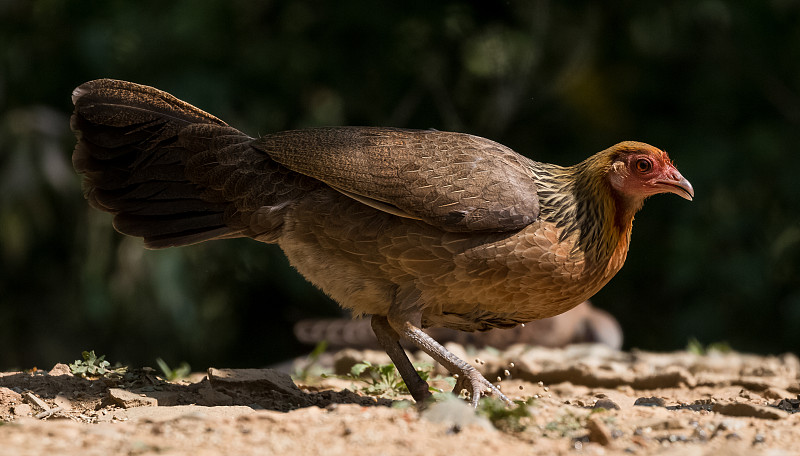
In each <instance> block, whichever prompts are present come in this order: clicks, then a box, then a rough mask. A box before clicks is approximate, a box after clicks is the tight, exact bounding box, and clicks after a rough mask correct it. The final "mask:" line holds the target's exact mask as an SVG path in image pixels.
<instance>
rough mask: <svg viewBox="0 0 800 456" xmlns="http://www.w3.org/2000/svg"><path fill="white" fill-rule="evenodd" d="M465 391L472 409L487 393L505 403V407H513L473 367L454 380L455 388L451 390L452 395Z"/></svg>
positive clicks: (509, 400) (510, 402)
mask: <svg viewBox="0 0 800 456" xmlns="http://www.w3.org/2000/svg"><path fill="white" fill-rule="evenodd" d="M464 390H466V391H467V392H468V394H469V396H468V397H469V398H470V402H471V403H472V406H473V407H478V401H480V399H481V397H482V396H486V395H487V392H488V393H490V394H491V395H492V396H494V397H496V398H498V399H500V400H501V401H503V402H505V404H506V405H507V406H513V405H514V402H513V401H512V400H511V399H509V398H508V396H506V395H505V394H503V393H502V392H501V391H500V389H499V388H498V387H496V386H495V385H493V384H492V383H491V382H490V381H489V380H486V377H484V376H483V375H481V373H480V372H478V371H477V370H476V369H475V368H474V367H472V366H469V369H465V370H464V371H463V372H461V373H460V374H459V376H458V379H457V380H456V386H455V387H454V388H453V393H455V394H458V393H460V392H461V391H464Z"/></svg>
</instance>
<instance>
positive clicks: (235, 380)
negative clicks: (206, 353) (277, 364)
mask: <svg viewBox="0 0 800 456" xmlns="http://www.w3.org/2000/svg"><path fill="white" fill-rule="evenodd" d="M208 381H209V382H210V383H211V386H212V387H216V386H222V387H225V388H246V389H257V390H265V389H267V390H273V391H278V392H281V393H284V394H293V395H294V394H297V395H302V394H303V392H302V391H300V388H298V387H297V385H295V384H294V382H293V381H292V377H290V376H289V374H286V373H284V372H280V371H277V370H274V369H216V368H213V367H212V368H209V369H208Z"/></svg>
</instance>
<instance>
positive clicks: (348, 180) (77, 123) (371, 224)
mask: <svg viewBox="0 0 800 456" xmlns="http://www.w3.org/2000/svg"><path fill="white" fill-rule="evenodd" d="M72 101H73V103H74V104H75V112H74V114H73V116H72V119H71V126H72V129H73V130H74V131H75V133H76V136H77V138H78V144H77V146H76V148H75V151H74V154H73V157H72V160H73V165H74V167H75V169H76V170H77V172H78V173H80V174H82V175H83V181H84V182H83V184H84V191H85V195H86V198H87V199H88V200H89V203H90V204H91V205H92V206H94V207H96V208H98V209H100V210H103V211H106V212H110V213H112V214H114V227H115V228H116V229H117V230H118V231H120V232H121V233H124V234H127V235H131V236H138V237H142V238H144V243H145V246H146V247H149V248H163V247H172V246H181V245H188V244H194V243H198V242H202V241H208V240H212V239H227V238H236V237H249V238H253V239H255V240H257V241H262V242H267V243H277V244H278V245H279V246H280V247H281V249H283V251H284V253H285V254H286V256H287V257H288V258H289V260H290V262H291V264H292V265H293V266H294V267H295V268H296V269H297V270H298V271H299V272H300V273H301V274H302V275H304V276H305V277H306V278H307V279H308V280H309V281H311V282H312V283H314V284H315V285H316V286H318V287H319V288H321V289H322V290H324V291H325V292H326V293H327V294H328V295H330V296H331V297H332V298H333V299H334V300H336V301H337V302H338V303H339V304H340V305H342V306H343V307H346V308H348V309H350V310H351V311H352V312H353V313H354V314H356V315H371V324H372V328H373V331H374V332H375V334H376V336H377V338H378V341H379V343H380V344H381V346H382V347H383V348H384V349H385V350H386V352H387V353H388V355H389V357H390V358H391V359H392V361H393V362H394V364H395V366H396V367H397V369H398V371H399V372H400V374H401V375H402V377H403V379H404V380H405V382H406V385H407V386H408V388H409V391H410V392H411V394H412V396H413V398H414V399H415V400H416V401H417V402H420V401H423V400H424V399H426V398H427V397H428V396H429V395H430V393H429V390H428V385H427V383H426V382H425V381H424V380H422V379H421V378H420V377H419V375H418V374H417V373H416V371H415V370H414V368H413V366H412V365H411V363H410V361H409V360H408V357H407V356H406V353H405V352H404V351H403V349H402V347H401V346H400V344H399V342H398V341H399V340H401V339H402V340H405V341H408V342H410V343H411V344H413V345H415V346H416V347H418V348H419V349H421V350H423V351H424V352H426V353H428V354H429V355H430V356H431V357H433V358H434V359H435V360H436V361H437V362H439V363H441V364H442V365H443V366H444V367H445V368H447V369H448V370H449V371H450V372H452V373H454V374H458V375H459V381H458V384H457V385H456V390H455V391H461V390H462V388H466V389H467V391H468V393H469V394H470V395H471V400H472V404H473V405H477V402H478V399H479V398H480V396H481V395H484V394H486V393H487V392H490V393H492V394H494V395H496V396H498V397H499V398H501V399H502V400H504V401H505V402H507V403H510V401H509V400H508V398H507V397H506V396H505V395H503V394H502V393H501V392H500V390H499V389H498V388H497V387H496V386H494V385H493V384H492V383H491V382H489V381H488V380H486V379H485V378H484V377H483V376H482V375H481V374H480V373H479V372H478V371H477V370H475V368H473V367H472V366H471V365H469V364H468V363H466V362H464V361H463V360H461V359H459V358H457V357H455V356H454V355H452V354H451V353H450V352H448V351H447V350H446V349H445V348H444V347H442V346H441V345H440V344H439V343H437V342H436V341H435V340H434V339H433V338H431V337H430V336H428V335H427V334H425V333H424V332H423V331H422V330H421V329H420V328H424V327H445V328H451V329H458V330H463V331H476V330H479V331H483V330H488V329H491V328H506V327H513V326H516V325H518V324H520V323H525V322H529V321H532V320H537V319H541V318H546V317H550V316H553V315H557V314H560V313H562V312H565V311H567V310H569V309H571V308H572V307H574V306H576V305H578V304H579V303H581V302H583V301H585V300H586V299H588V298H589V297H590V296H592V295H593V294H595V293H596V292H597V291H598V290H600V289H601V288H602V287H603V286H604V285H605V284H606V283H607V282H608V281H609V280H610V279H611V278H612V277H613V276H614V274H616V273H617V271H619V269H620V268H621V267H622V264H623V262H624V261H625V257H626V254H627V252H628V244H629V241H630V235H631V223H632V221H633V216H634V214H635V213H636V211H638V210H639V209H640V208H641V206H642V203H643V202H644V200H645V198H647V197H648V196H650V195H654V194H657V193H675V194H677V195H679V196H681V197H683V198H686V199H688V200H691V199H692V197H693V196H694V190H693V189H692V186H691V184H689V182H688V181H687V180H686V179H685V178H683V176H681V174H680V173H679V172H678V170H677V169H676V168H675V166H673V164H672V162H671V161H670V159H669V157H668V156H667V154H666V153H665V152H663V151H661V150H659V149H657V148H655V147H653V146H650V145H647V144H644V143H640V142H631V141H628V142H622V143H619V144H617V145H615V146H613V147H611V148H609V149H606V150H604V151H602V152H599V153H597V154H595V155H593V156H591V157H589V158H588V159H586V160H585V161H583V162H581V163H578V164H577V165H574V166H567V167H564V166H558V165H552V164H547V163H540V162H535V161H532V160H530V159H528V158H525V157H523V156H521V155H519V154H517V153H515V152H514V151H512V150H511V149H509V148H507V147H505V146H503V145H501V144H498V143H496V142H493V141H490V140H488V139H484V138H480V137H476V136H472V135H468V134H461V133H449V132H441V131H433V130H430V131H428V130H404V129H396V128H371V127H333V128H312V129H307V130H297V131H285V132H280V133H274V134H268V135H265V136H262V137H259V138H252V137H250V136H247V135H245V134H244V133H242V132H240V131H238V130H236V129H234V128H232V127H229V126H228V125H227V124H226V123H225V122H223V121H221V120H219V119H217V118H216V117H214V116H212V115H210V114H208V113H206V112H204V111H202V110H200V109H198V108H195V107H194V106H192V105H190V104H188V103H185V102H183V101H181V100H179V99H177V98H175V97H173V96H172V95H170V94H167V93H165V92H162V91H160V90H157V89H154V88H152V87H147V86H142V85H138V84H134V83H130V82H125V81H116V80H109V79H101V80H96V81H91V82H87V83H85V84H83V85H81V86H80V87H78V88H76V89H75V90H74V91H73V94H72Z"/></svg>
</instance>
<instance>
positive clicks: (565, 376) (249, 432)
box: [0, 345, 800, 456]
mask: <svg viewBox="0 0 800 456" xmlns="http://www.w3.org/2000/svg"><path fill="white" fill-rule="evenodd" d="M448 348H449V349H450V350H451V351H453V352H455V353H457V354H460V355H461V356H464V357H466V359H469V360H470V361H472V362H473V363H474V364H476V366H477V367H479V369H480V370H481V371H482V372H483V373H484V374H485V375H486V376H487V378H490V379H496V378H498V377H499V378H502V379H503V380H502V382H500V384H501V385H502V388H503V390H504V391H506V392H507V394H508V395H509V396H511V397H512V398H513V399H521V400H528V399H532V400H530V401H529V403H530V404H529V405H521V406H520V407H523V408H521V409H519V410H516V411H515V412H513V413H503V409H502V408H501V409H495V411H494V412H492V413H489V412H486V409H487V408H483V410H484V412H483V413H478V414H476V413H475V412H473V411H472V410H471V409H470V408H469V407H468V406H467V405H466V404H465V403H464V402H463V401H459V400H456V399H450V400H447V399H440V400H439V401H438V402H436V403H434V404H432V405H430V406H428V407H427V408H426V409H425V410H422V411H420V410H418V409H417V408H416V407H414V406H410V405H409V403H408V397H404V396H395V397H381V398H375V397H372V396H367V395H365V394H363V393H362V392H361V391H362V389H363V388H364V386H365V383H363V382H360V381H356V380H354V379H345V378H341V377H336V376H325V377H319V376H313V375H311V376H307V377H306V379H305V380H304V381H297V382H296V383H294V382H292V380H291V379H290V378H289V376H288V375H287V374H285V373H282V372H280V371H278V370H270V369H252V370H230V369H214V368H212V369H209V371H208V373H207V374H196V375H193V376H192V377H190V378H189V379H187V380H183V381H180V382H174V383H169V382H165V381H163V380H162V379H160V378H159V377H157V376H156V374H155V371H153V370H151V369H144V370H140V371H136V372H131V373H130V374H129V375H128V376H127V377H126V378H125V379H124V380H121V381H117V382H110V381H108V380H101V379H97V380H87V379H83V378H79V377H75V376H73V375H71V374H70V373H69V369H68V367H67V366H66V365H63V364H58V365H56V366H55V367H54V368H53V369H52V370H51V371H50V372H42V371H38V372H34V373H21V372H8V373H3V374H0V420H2V421H0V455H34V454H35V455H40V454H82V455H95V454H96V455H113V454H141V455H149V454H160V455H163V454H166V455H183V454H186V455H188V454H191V455H206V454H208V455H216V454H267V455H270V454H276V455H278V454H281V455H282V454H325V455H348V456H357V455H375V454H382V455H402V456H409V455H415V454H426V455H440V454H456V453H458V454H459V455H472V454H482V455H483V454H548V455H549V454H556V455H562V454H563V455H567V454H570V455H571V454H575V455H578V454H590V455H591V454H597V455H614V454H641V455H645V454H667V455H670V454H674V455H694V454H698V455H700V454H703V455H704V454H709V455H712V454H713V455H717V454H720V455H759V454H769V455H783V454H786V455H789V454H800V413H797V412H798V410H799V409H800V396H798V394H799V393H800V384H798V375H800V362H798V358H797V357H796V356H794V355H792V354H785V355H780V356H754V355H746V354H740V353H718V352H711V353H709V354H707V355H696V354H691V353H687V352H675V353H647V352H637V351H634V352H618V351H613V350H610V349H607V348H604V347H603V346H599V345H576V346H569V347H567V348H564V349H545V348H535V347H533V348H532V347H524V346H517V347H512V348H511V349H509V350H507V351H505V352H497V351H496V350H481V351H469V352H466V351H465V349H464V348H463V347H461V346H458V345H449V346H448ZM362 360H368V361H370V362H372V363H386V362H388V359H387V358H386V357H385V355H383V354H381V353H377V352H372V351H354V350H344V351H341V352H337V353H332V354H325V355H323V357H322V358H320V359H319V360H317V361H316V364H315V365H314V366H311V367H307V368H305V370H304V371H305V372H306V373H309V372H316V371H317V370H318V369H319V368H321V367H322V368H329V369H330V370H331V371H333V372H337V373H345V372H349V368H350V367H351V366H352V365H353V364H354V363H356V362H360V361H362ZM476 360H477V361H476ZM512 363H513V367H512ZM300 364H302V360H299V361H297V362H296V365H295V366H294V368H295V369H297V368H298V367H299V368H304V366H301V365H300ZM290 369H292V368H288V370H290ZM506 371H508V372H507V373H506ZM440 374H444V372H440ZM506 374H508V375H506ZM434 383H436V384H437V385H438V386H444V387H445V388H446V383H445V382H443V381H438V382H434Z"/></svg>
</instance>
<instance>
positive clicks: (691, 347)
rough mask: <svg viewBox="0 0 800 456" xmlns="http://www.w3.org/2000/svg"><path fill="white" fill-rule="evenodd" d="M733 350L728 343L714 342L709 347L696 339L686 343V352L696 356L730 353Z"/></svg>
mask: <svg viewBox="0 0 800 456" xmlns="http://www.w3.org/2000/svg"><path fill="white" fill-rule="evenodd" d="M731 350H733V349H732V348H731V346H730V344H729V343H728V342H725V341H723V342H712V343H710V344H708V345H705V346H704V345H703V343H702V342H700V341H699V340H697V339H696V338H694V337H691V338H689V342H687V343H686V351H688V352H689V353H692V354H695V355H707V354H709V353H711V352H714V351H715V352H718V353H729V352H730V351H731Z"/></svg>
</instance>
